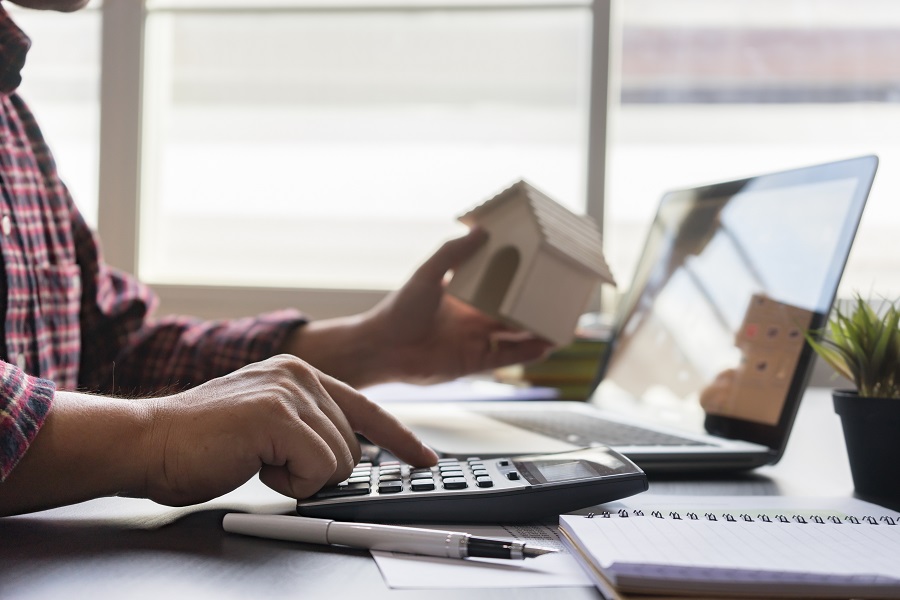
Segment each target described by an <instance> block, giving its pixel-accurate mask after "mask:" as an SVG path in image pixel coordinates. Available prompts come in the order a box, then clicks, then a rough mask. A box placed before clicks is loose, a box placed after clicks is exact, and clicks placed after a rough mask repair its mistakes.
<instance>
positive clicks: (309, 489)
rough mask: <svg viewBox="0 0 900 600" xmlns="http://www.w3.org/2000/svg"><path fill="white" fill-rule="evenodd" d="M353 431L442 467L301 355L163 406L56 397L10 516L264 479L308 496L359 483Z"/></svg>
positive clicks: (12, 484)
mask: <svg viewBox="0 0 900 600" xmlns="http://www.w3.org/2000/svg"><path fill="white" fill-rule="evenodd" d="M354 432H357V433H361V434H363V435H365V436H366V437H367V438H368V439H370V440H371V441H372V442H374V443H376V444H378V445H380V446H382V447H384V448H386V449H387V450H388V451H390V452H391V453H393V454H394V455H396V456H397V457H398V458H400V459H401V460H403V461H406V462H409V463H411V464H414V465H421V466H426V465H432V464H434V463H435V462H436V461H437V456H436V455H435V454H434V452H432V451H431V450H430V449H428V448H426V447H425V446H424V445H423V444H422V443H421V442H420V441H419V440H418V439H417V438H416V437H415V436H414V435H413V434H412V433H411V432H410V431H409V430H408V429H407V428H405V427H404V426H403V425H401V424H400V423H399V422H398V421H397V420H396V419H394V418H393V417H392V416H390V415H389V414H388V413H387V412H385V411H384V410H383V409H382V408H380V407H379V406H377V405H376V404H374V403H372V402H370V401H369V400H367V399H366V398H365V397H363V396H362V395H361V394H359V393H358V392H356V391H354V390H353V389H352V388H350V387H348V386H347V385H345V384H343V383H340V382H339V381H336V380H335V379H332V378H331V377H329V376H327V375H325V374H323V373H321V372H320V371H318V370H317V369H315V368H313V367H311V366H310V365H308V364H307V363H305V362H303V361H301V360H300V359H298V358H296V357H293V356H276V357H274V358H271V359H269V360H266V361H263V362H260V363H255V364H252V365H249V366H247V367H244V368H243V369H240V370H238V371H235V372H234V373H231V374H230V375H227V376H225V377H220V378H218V379H213V380H211V381H209V382H207V383H205V384H203V385H201V386H198V387H196V388H193V389H191V390H188V391H185V392H182V393H179V394H175V395H172V396H167V397H164V398H156V399H139V400H124V399H118V398H103V397H98V396H89V395H85V394H77V393H72V392H57V394H56V396H55V398H54V403H53V405H52V407H51V409H50V412H49V413H48V415H47V419H46V421H45V423H44V426H43V427H42V429H41V431H40V432H39V433H38V435H37V437H36V438H35V439H34V442H33V443H32V444H31V447H30V448H29V449H28V452H27V453H26V454H25V456H24V457H23V458H22V461H21V462H20V463H19V465H18V466H16V468H15V469H14V470H13V472H12V473H11V474H10V476H9V477H8V478H7V480H6V481H4V482H3V484H2V485H0V515H5V514H16V513H21V512H30V511H34V510H40V509H43V508H50V507H53V506H59V505H63V504H71V503H73V502H80V501H82V500H88V499H90V498H96V497H99V496H109V495H115V494H119V495H128V496H138V497H148V498H150V499H152V500H156V501H157V502H161V503H163V504H171V505H186V504H193V503H197V502H203V501H205V500H209V499H212V498H215V497H216V496H219V495H221V494H224V493H226V492H229V491H231V490H233V489H234V488H236V487H238V486H240V485H241V484H243V483H244V482H245V481H247V480H248V479H250V478H251V477H253V476H254V475H255V474H256V473H257V472H259V474H260V479H261V480H262V481H263V482H264V483H266V484H267V485H269V486H270V487H271V488H273V489H275V490H276V491H278V492H281V493H282V494H285V495H287V496H290V497H294V498H305V497H308V496H310V495H312V494H314V493H315V492H316V491H317V490H319V489H320V488H321V487H323V486H325V485H330V484H334V483H337V482H339V481H341V480H343V479H345V478H346V477H347V476H348V475H349V473H350V471H351V470H352V468H353V465H354V464H355V463H356V461H357V460H358V459H359V456H360V450H359V445H358V443H357V440H356V436H355V434H354Z"/></svg>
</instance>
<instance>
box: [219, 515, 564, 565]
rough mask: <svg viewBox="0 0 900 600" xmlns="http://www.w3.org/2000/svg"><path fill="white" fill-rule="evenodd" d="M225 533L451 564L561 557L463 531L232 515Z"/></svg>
mask: <svg viewBox="0 0 900 600" xmlns="http://www.w3.org/2000/svg"><path fill="white" fill-rule="evenodd" d="M222 527H223V528H224V529H225V531H230V532H232V533H241V534H244V535H254V536H257V537H264V538H273V539H277V540H288V541H292V542H307V543H310V544H325V545H332V546H350V547H352V548H367V549H369V550H384V551H387V552H403V553H406V554H423V555H425V556H441V557H446V558H467V557H470V556H471V557H478V558H508V559H523V558H534V557H536V556H541V555H542V554H552V553H554V552H557V550H554V549H553V548H541V547H537V546H529V545H527V544H524V543H522V542H510V541H506V540H497V539H491V538H482V537H476V536H473V535H470V534H468V533H460V532H458V531H443V530H440V529H423V528H419V527H401V526H398V525H375V524H372V523H344V522H340V521H331V520H329V519H313V518H310V517H294V516H291V515H253V514H245V513H228V514H227V515H225V518H224V519H223V520H222Z"/></svg>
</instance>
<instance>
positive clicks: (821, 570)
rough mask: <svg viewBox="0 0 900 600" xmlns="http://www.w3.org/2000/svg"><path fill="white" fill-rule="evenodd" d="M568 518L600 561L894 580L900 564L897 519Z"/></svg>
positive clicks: (605, 564)
mask: <svg viewBox="0 0 900 600" xmlns="http://www.w3.org/2000/svg"><path fill="white" fill-rule="evenodd" d="M566 519H567V520H569V519H579V520H580V521H581V523H576V522H573V521H567V522H569V523H570V525H571V530H572V531H573V532H574V533H575V535H576V537H577V538H579V539H580V540H581V543H582V545H583V546H584V547H585V548H587V549H590V551H591V554H592V555H593V556H594V557H595V559H596V560H597V562H598V564H599V565H600V566H601V567H609V566H611V565H613V564H620V563H626V564H627V563H630V564H634V565H656V566H665V567H671V570H670V571H669V572H670V573H672V574H677V573H679V572H680V570H681V569H680V568H681V567H699V568H704V569H709V568H715V569H728V570H750V571H754V572H770V573H775V572H793V573H805V574H815V575H820V576H824V575H831V574H836V575H845V576H853V575H881V576H883V577H885V578H888V579H896V576H897V574H898V571H900V558H898V557H900V526H897V525H894V526H889V525H886V524H879V525H871V524H868V523H860V524H857V525H853V524H850V523H842V524H840V525H836V524H833V523H830V522H825V523H822V524H818V523H811V522H807V523H806V524H800V523H781V522H777V521H776V522H771V523H765V522H762V521H754V522H750V523H748V522H744V521H741V520H738V521H735V522H726V521H721V520H717V521H707V520H705V519H702V518H701V520H697V521H693V520H688V519H680V520H675V519H671V518H667V519H658V518H656V517H650V516H644V517H629V518H621V517H618V516H615V517H612V518H599V517H598V518H594V519H587V518H584V517H566ZM631 570H632V569H629V571H631ZM614 571H615V569H614ZM898 581H900V580H898Z"/></svg>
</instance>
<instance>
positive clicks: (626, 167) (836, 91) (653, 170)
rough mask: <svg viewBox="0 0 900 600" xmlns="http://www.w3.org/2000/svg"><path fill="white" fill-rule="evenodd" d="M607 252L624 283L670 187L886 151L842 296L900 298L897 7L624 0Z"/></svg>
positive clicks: (802, 0)
mask: <svg viewBox="0 0 900 600" xmlns="http://www.w3.org/2000/svg"><path fill="white" fill-rule="evenodd" d="M619 7H620V8H621V11H620V18H621V21H620V22H621V27H622V29H621V40H622V48H621V76H620V80H621V88H620V90H619V94H618V97H619V98H620V105H619V107H618V110H616V111H614V112H613V113H612V115H611V131H612V136H611V140H610V151H609V153H610V168H609V174H610V176H609V185H608V192H609V193H608V196H607V198H608V201H607V203H606V231H607V238H606V242H607V252H608V254H609V259H610V263H611V266H612V268H613V272H614V273H616V274H617V276H618V277H619V278H620V279H622V278H623V277H624V275H623V274H624V273H628V272H629V270H630V269H631V268H633V267H632V265H633V264H634V262H635V261H636V259H637V256H636V254H637V252H638V251H639V249H640V245H641V243H642V242H643V235H644V231H645V228H646V227H647V224H648V223H649V220H650V218H651V217H652V213H653V210H654V209H655V207H656V201H657V200H658V198H659V197H660V195H661V194H662V193H663V192H664V191H666V190H668V189H673V188H680V187H687V186H691V185H694V184H701V183H707V182H711V181H714V180H725V179H731V178H739V177H743V176H747V175H753V174H756V173H761V172H765V171H770V170H781V169H786V168H791V167H795V166H802V165H805V164H813V163H816V162H824V161H828V160H836V159H842V158H849V157H851V156H856V155H861V154H871V153H874V154H878V155H879V157H880V158H881V166H880V168H879V173H878V175H877V177H876V181H875V186H874V187H873V189H872V193H871V196H870V199H869V203H868V205H867V208H866V213H865V215H864V217H863V223H862V226H861V228H860V231H859V234H858V236H857V239H856V242H855V244H854V249H853V254H852V256H851V259H850V262H849V264H848V266H847V270H846V272H845V276H844V280H843V283H842V290H841V294H842V295H849V294H851V293H852V292H853V291H859V292H861V293H862V294H863V295H868V294H872V295H875V296H876V297H877V295H884V296H886V297H889V298H894V297H897V295H898V294H900V277H898V275H897V274H898V273H900V255H898V253H897V252H896V246H897V244H896V242H895V241H894V240H895V238H896V236H897V232H898V231H900V208H898V206H900V205H898V203H897V198H898V197H900V170H898V169H897V165H898V164H900V104H898V102H900V63H898V62H897V60H896V57H897V56H898V55H900V11H898V10H896V8H895V6H894V3H891V2H888V1H882V0H863V1H861V2H853V3H847V2H822V1H818V0H766V1H759V0H757V1H754V2H749V1H741V0H726V1H723V0H680V1H679V2H677V3H673V2H668V1H666V0H628V1H627V2H622V3H621V4H620V5H619Z"/></svg>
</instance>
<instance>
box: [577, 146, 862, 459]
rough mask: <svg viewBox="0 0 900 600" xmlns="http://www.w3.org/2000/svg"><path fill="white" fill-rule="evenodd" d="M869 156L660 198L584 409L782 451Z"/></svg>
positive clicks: (858, 210) (849, 236)
mask: <svg viewBox="0 0 900 600" xmlns="http://www.w3.org/2000/svg"><path fill="white" fill-rule="evenodd" d="M876 165H877V159H876V158H875V157H872V156H868V157H862V158H858V159H852V160H848V161H842V162H838V163H831V164H827V165H819V166H815V167H809V168H805V169H797V170H793V171H786V172H782V173H776V174H770V175H764V176H760V177H753V178H749V179H744V180H740V181H732V182H727V183H722V184H716V185H709V186H704V187H700V188H694V189H687V190H680V191H675V192H671V193H668V194H666V195H665V196H664V197H663V199H662V201H661V203H660V206H659V209H658V212H657V214H656V217H655V219H654V221H653V223H652V225H651V228H650V232H649V235H648V237H647V241H646V244H645V247H644V251H643V254H642V256H641V259H640V260H639V262H638V266H637V268H636V271H635V276H634V281H633V283H632V286H631V288H630V291H629V293H628V294H627V295H626V296H625V298H624V299H623V302H622V304H621V305H620V311H619V318H618V327H617V332H616V337H615V340H614V343H613V347H612V350H611V354H610V357H609V360H608V363H607V366H606V370H605V374H604V376H603V379H602V381H601V383H600V385H599V387H598V391H597V393H595V394H594V397H593V399H592V401H593V402H595V403H596V404H598V405H600V406H601V407H602V408H604V409H613V410H616V411H622V412H625V413H627V414H628V415H630V416H633V417H635V418H639V419H641V420H642V421H644V422H646V421H648V420H649V421H651V422H655V423H658V424H662V425H666V426H668V427H675V428H679V429H685V430H689V431H693V432H706V433H713V434H716V435H722V436H725V437H732V438H740V439H744V440H748V441H753V442H757V443H760V444H764V445H767V446H769V447H772V448H780V447H783V444H784V443H785V442H786V434H787V432H788V431H789V429H790V426H791V424H792V422H793V418H794V415H795V413H796V410H797V406H798V404H799V400H800V396H801V395H802V393H803V389H804V388H805V385H806V381H807V379H808V376H809V372H810V370H811V367H812V362H813V358H814V356H813V353H812V350H811V349H810V348H809V346H808V345H807V344H806V343H805V340H804V336H803V332H804V331H806V330H809V329H818V328H820V327H822V326H823V325H824V323H825V321H826V319H827V315H828V313H829V311H830V309H831V304H832V302H833V301H834V297H835V294H836V292H837V288H838V283H839V281H840V278H841V273H842V271H843V268H844V264H845V263H846V260H847V256H848V254H849V251H850V246H851V243H852V241H853V237H854V235H855V232H856V228H857V225H858V224H859V220H860V217H861V215H862V210H863V206H864V204H865V199H866V196H867V195H868V192H869V188H870V186H871V182H872V178H873V177H874V173H875V168H876Z"/></svg>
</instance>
